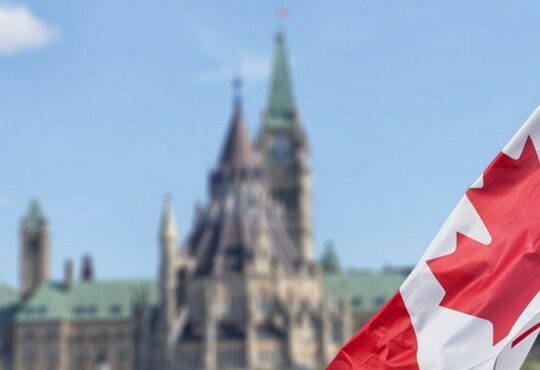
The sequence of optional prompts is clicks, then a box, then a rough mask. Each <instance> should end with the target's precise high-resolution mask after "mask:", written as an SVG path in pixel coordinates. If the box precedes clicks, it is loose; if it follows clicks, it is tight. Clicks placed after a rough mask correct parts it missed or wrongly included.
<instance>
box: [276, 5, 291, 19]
mask: <svg viewBox="0 0 540 370" xmlns="http://www.w3.org/2000/svg"><path fill="white" fill-rule="evenodd" d="M289 15H290V11H289V8H283V7H282V8H278V10H277V16H278V18H279V19H285V18H289Z"/></svg>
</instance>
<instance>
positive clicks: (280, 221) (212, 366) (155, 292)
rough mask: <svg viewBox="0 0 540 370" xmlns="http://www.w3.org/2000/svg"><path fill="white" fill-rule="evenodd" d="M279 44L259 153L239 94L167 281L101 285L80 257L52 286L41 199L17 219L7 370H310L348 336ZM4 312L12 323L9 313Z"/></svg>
mask: <svg viewBox="0 0 540 370" xmlns="http://www.w3.org/2000/svg"><path fill="white" fill-rule="evenodd" d="M299 117H300V116H299V113H298V110H297V108H296V104H295V102H294V97H293V90H292V83H291V79H290V73H289V68H288V61H287V57H286V50H285V39H284V37H283V35H282V34H279V35H277V37H276V44H275V56H274V66H273V72H272V80H271V85H270V94H269V100H268V106H267V107H266V109H265V113H264V115H263V121H262V124H261V129H260V132H259V135H258V138H257V140H256V142H255V143H253V142H252V141H251V139H250V137H249V135H248V132H247V127H246V125H245V122H244V118H243V114H242V101H241V97H240V92H239V88H238V91H236V95H235V99H234V105H233V112H232V117H231V120H230V124H229V128H228V133H227V136H226V138H225V143H224V146H223V149H222V152H221V155H220V156H219V159H218V161H217V163H216V166H215V168H214V170H213V171H212V172H211V174H210V176H209V181H208V183H209V186H208V188H209V194H208V201H207V202H206V204H205V205H204V206H200V207H198V208H197V209H196V212H195V213H196V214H195V221H194V227H193V229H192V230H191V231H190V232H189V233H188V234H187V235H186V236H185V237H183V238H181V236H180V235H179V234H178V231H177V227H176V221H175V218H174V213H173V207H172V204H171V200H170V199H168V200H167V201H166V203H165V206H164V209H163V215H162V223H161V227H160V230H159V256H160V258H159V261H160V262H159V269H158V270H159V273H158V279H157V281H123V282H122V281H99V280H94V279H95V273H94V268H93V263H92V260H91V258H90V257H89V256H85V257H84V258H83V261H82V264H81V271H80V277H81V278H80V280H77V281H75V278H74V275H75V273H74V267H73V263H72V262H71V261H67V262H66V265H65V277H64V280H63V281H60V282H51V281H50V280H49V253H50V246H49V230H48V223H47V219H46V218H45V216H44V215H43V212H42V211H41V207H40V206H39V204H38V203H37V202H33V203H32V204H31V206H30V209H29V212H28V214H27V216H26V217H25V218H24V219H23V220H22V223H21V225H22V226H21V245H20V251H21V254H20V255H21V266H20V270H21V292H20V300H19V299H17V300H16V302H15V303H13V302H12V304H11V305H7V304H6V305H4V306H3V305H2V301H1V296H0V318H2V317H4V321H2V320H0V370H3V369H10V370H30V369H35V370H49V369H51V370H52V369H55V370H86V369H88V370H90V369H103V370H105V369H111V370H112V369H114V370H124V369H125V370H128V369H137V370H149V369H163V370H218V369H224V368H237V369H284V368H287V369H289V368H302V369H309V368H314V367H316V366H321V365H323V364H325V363H327V362H328V361H329V360H330V359H331V357H332V356H333V354H334V353H335V352H336V351H337V349H338V348H339V346H340V345H341V344H342V343H343V342H344V341H345V340H346V339H347V338H348V337H349V336H350V334H351V332H352V329H353V328H352V327H351V307H350V300H349V299H344V300H342V302H341V304H340V303H339V300H337V301H336V300H335V299H334V300H331V299H330V298H329V297H328V296H327V294H326V293H325V284H324V281H323V275H322V272H321V270H320V268H319V266H318V265H317V263H316V262H315V260H314V257H313V255H314V253H313V235H312V233H313V230H312V224H311V184H310V168H309V163H308V161H309V147H308V141H307V137H306V134H305V131H304V128H303V126H302V123H301V120H300V118H299ZM3 307H5V310H6V311H5V312H4V314H3V313H2V312H3V311H2V309H4V308H3Z"/></svg>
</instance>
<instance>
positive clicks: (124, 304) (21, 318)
mask: <svg viewBox="0 0 540 370" xmlns="http://www.w3.org/2000/svg"><path fill="white" fill-rule="evenodd" d="M156 284H157V283H156V282H155V281H153V280H131V281H95V282H80V283H75V284H74V285H73V287H72V288H71V289H69V290H68V289H66V287H65V286H64V284H63V283H44V284H42V285H41V286H40V287H39V288H38V289H37V290H36V291H35V293H34V294H33V295H32V296H31V297H30V298H29V299H28V300H27V301H26V302H25V303H24V304H23V305H22V307H20V308H19V309H18V310H17V313H16V315H15V321H17V322H43V321H87V320H92V321H94V320H97V321H108V320H125V319H128V318H130V317H131V315H132V312H133V304H134V302H135V299H136V297H137V295H138V294H140V292H141V291H144V292H145V293H146V295H147V299H148V304H149V305H150V306H152V305H155V304H157V301H158V289H157V286H156Z"/></svg>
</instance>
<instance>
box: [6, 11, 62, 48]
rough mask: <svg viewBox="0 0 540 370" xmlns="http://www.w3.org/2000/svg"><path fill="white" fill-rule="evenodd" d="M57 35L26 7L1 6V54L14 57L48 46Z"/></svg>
mask: <svg viewBox="0 0 540 370" xmlns="http://www.w3.org/2000/svg"><path fill="white" fill-rule="evenodd" d="M55 34H56V32H55V30H54V29H53V28H52V27H51V26H49V25H47V24H46V23H44V22H43V21H41V20H39V19H38V18H36V17H35V16H34V15H33V14H32V12H31V11H30V10H29V9H27V8H26V7H24V6H11V5H0V54H4V55H13V54H17V53H20V52H22V51H25V50H30V49H36V48H40V47H44V46H47V45H48V44H50V43H51V42H52V40H53V39H54V37H55Z"/></svg>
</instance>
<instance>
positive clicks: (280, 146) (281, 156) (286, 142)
mask: <svg viewBox="0 0 540 370" xmlns="http://www.w3.org/2000/svg"><path fill="white" fill-rule="evenodd" d="M292 152H293V145H292V142H291V139H290V138H288V137H286V136H277V137H276V138H275V140H274V143H273V147H272V158H273V160H274V161H276V162H278V163H285V162H287V161H289V160H290V159H291V157H292Z"/></svg>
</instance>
